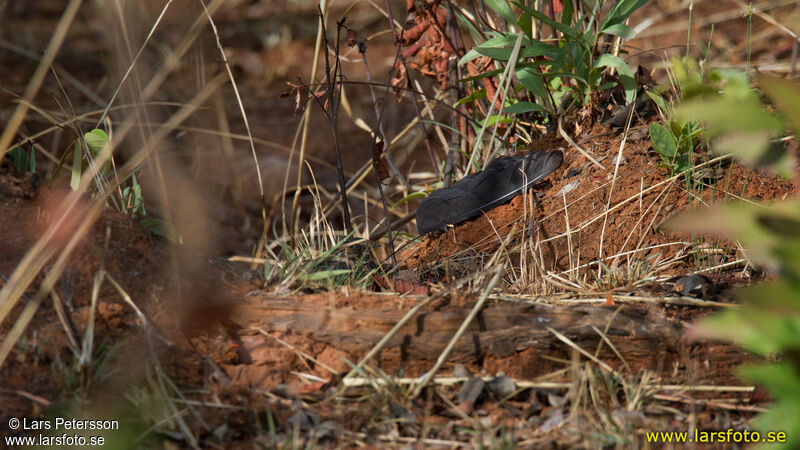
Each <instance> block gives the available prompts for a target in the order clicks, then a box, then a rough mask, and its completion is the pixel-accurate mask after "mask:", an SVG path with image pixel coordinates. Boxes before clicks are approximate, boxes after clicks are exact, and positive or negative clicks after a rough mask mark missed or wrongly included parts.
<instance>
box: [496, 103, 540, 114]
mask: <svg viewBox="0 0 800 450" xmlns="http://www.w3.org/2000/svg"><path fill="white" fill-rule="evenodd" d="M531 111H536V112H547V111H546V110H545V109H544V108H542V106H541V105H538V104H536V103H532V102H518V103H514V104H513V105H510V106H506V107H505V108H503V112H505V113H508V114H521V113H526V112H531Z"/></svg>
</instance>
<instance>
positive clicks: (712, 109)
mask: <svg viewBox="0 0 800 450" xmlns="http://www.w3.org/2000/svg"><path fill="white" fill-rule="evenodd" d="M675 116H676V117H678V118H680V119H684V120H689V121H702V122H705V124H706V136H708V137H710V138H714V137H717V136H720V135H722V134H725V133H730V132H740V133H760V132H769V133H773V134H778V133H780V132H781V130H782V128H783V124H782V123H781V121H780V119H778V118H777V117H775V116H774V115H772V114H770V113H768V112H767V111H766V110H764V108H763V107H762V106H761V102H760V101H759V100H758V97H757V96H756V95H755V94H753V95H752V96H748V98H745V99H739V98H734V97H733V96H726V95H722V96H719V97H717V98H715V99H694V100H691V101H688V102H684V103H683V104H681V105H680V106H678V107H677V108H675Z"/></svg>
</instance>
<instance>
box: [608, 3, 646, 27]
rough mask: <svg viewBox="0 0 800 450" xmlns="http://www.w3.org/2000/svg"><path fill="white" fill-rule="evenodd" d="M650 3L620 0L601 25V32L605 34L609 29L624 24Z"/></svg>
mask: <svg viewBox="0 0 800 450" xmlns="http://www.w3.org/2000/svg"><path fill="white" fill-rule="evenodd" d="M648 1H649V0H619V1H618V2H617V3H615V4H614V6H613V7H611V10H610V11H609V12H608V15H607V16H606V18H605V20H603V22H602V24H601V25H600V31H601V32H605V30H606V29H608V28H609V27H611V26H613V25H616V24H618V23H622V22H624V21H625V19H627V18H628V17H629V16H630V15H631V14H633V12H634V11H636V10H637V9H639V8H641V7H642V6H643V5H644V4H645V3H647V2H648Z"/></svg>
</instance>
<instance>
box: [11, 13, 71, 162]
mask: <svg viewBox="0 0 800 450" xmlns="http://www.w3.org/2000/svg"><path fill="white" fill-rule="evenodd" d="M81 3H83V1H82V0H70V2H69V4H67V8H66V9H65V10H64V13H63V14H62V15H61V19H60V20H59V21H58V25H56V29H55V32H53V37H52V38H50V43H48V44H47V51H46V52H45V54H44V57H42V59H41V61H39V65H38V66H37V67H36V71H35V72H34V73H33V76H32V77H31V80H30V81H29V82H28V86H27V87H26V88H25V94H24V95H25V96H24V99H25V102H21V103H19V104H18V105H17V109H16V110H15V111H14V115H12V116H11V119H9V120H8V122H7V123H6V125H5V128H4V129H3V134H2V135H0V160H2V159H3V158H4V157H5V155H6V152H7V151H8V150H9V144H11V141H12V140H13V139H14V135H15V134H16V132H17V130H18V129H19V127H20V125H22V121H23V120H24V119H25V115H26V114H27V113H28V102H30V101H32V100H33V97H34V96H36V93H37V92H39V88H40V87H41V85H42V82H43V81H44V77H45V76H46V75H47V72H48V71H49V70H50V66H51V65H52V64H53V61H54V60H55V58H56V55H57V54H58V51H59V49H61V44H63V43H64V38H66V36H67V31H68V30H69V28H70V26H71V25H72V21H73V20H74V19H75V15H76V14H77V13H78V9H79V8H80V6H81Z"/></svg>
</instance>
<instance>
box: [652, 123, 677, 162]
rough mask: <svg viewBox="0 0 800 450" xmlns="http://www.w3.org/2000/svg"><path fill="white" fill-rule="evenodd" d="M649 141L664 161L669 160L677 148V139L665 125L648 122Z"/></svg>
mask: <svg viewBox="0 0 800 450" xmlns="http://www.w3.org/2000/svg"><path fill="white" fill-rule="evenodd" d="M650 141H651V142H652V143H653V148H654V149H655V151H657V152H658V154H659V155H661V158H662V159H665V162H667V161H671V160H672V158H674V157H675V152H676V151H677V150H678V141H677V140H676V139H675V136H674V135H673V134H672V132H670V131H669V130H668V129H667V128H666V127H665V126H663V125H661V124H658V123H653V124H650Z"/></svg>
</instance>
